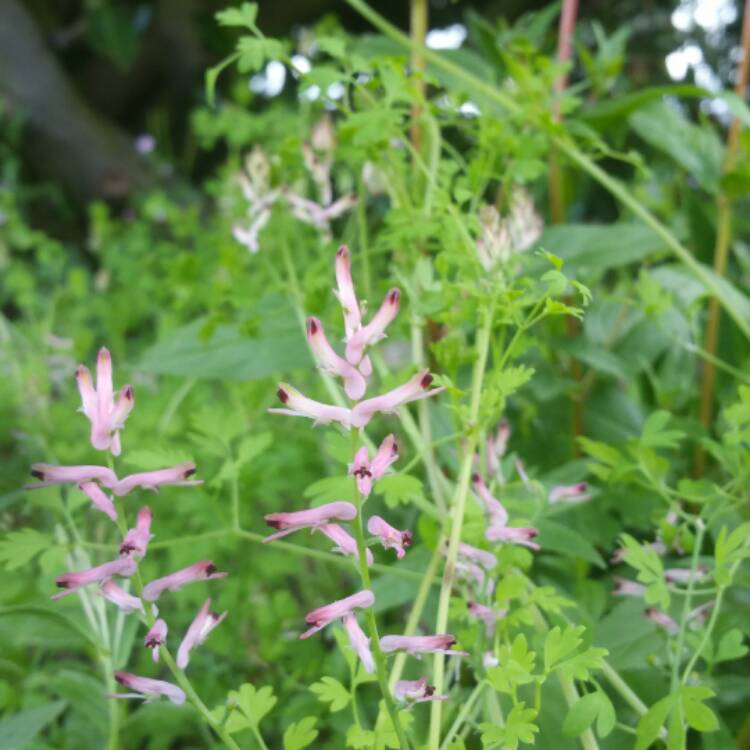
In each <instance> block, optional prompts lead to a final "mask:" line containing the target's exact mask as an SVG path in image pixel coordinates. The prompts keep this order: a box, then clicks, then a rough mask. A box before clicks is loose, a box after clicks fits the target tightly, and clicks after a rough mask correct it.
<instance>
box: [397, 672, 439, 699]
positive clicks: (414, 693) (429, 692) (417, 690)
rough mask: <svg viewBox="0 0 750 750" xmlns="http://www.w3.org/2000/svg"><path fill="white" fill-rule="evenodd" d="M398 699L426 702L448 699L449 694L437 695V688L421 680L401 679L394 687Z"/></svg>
mask: <svg viewBox="0 0 750 750" xmlns="http://www.w3.org/2000/svg"><path fill="white" fill-rule="evenodd" d="M393 695H394V696H395V698H396V700H399V701H401V702H402V703H424V702H425V701H447V700H448V696H447V695H435V688H434V687H432V685H428V684H427V678H426V677H423V678H422V679H421V680H399V681H398V682H397V683H396V687H395V688H394V689H393Z"/></svg>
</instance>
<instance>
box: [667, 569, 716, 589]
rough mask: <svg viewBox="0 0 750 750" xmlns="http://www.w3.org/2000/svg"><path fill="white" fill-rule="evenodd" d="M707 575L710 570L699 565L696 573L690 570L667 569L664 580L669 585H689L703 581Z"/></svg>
mask: <svg viewBox="0 0 750 750" xmlns="http://www.w3.org/2000/svg"><path fill="white" fill-rule="evenodd" d="M707 574H708V570H707V569H706V568H704V567H703V566H702V565H699V566H698V567H697V568H696V569H695V572H693V571H692V570H691V569H690V568H667V569H666V570H665V571H664V580H666V581H667V583H685V584H687V583H690V582H691V581H692V582H693V583H697V582H698V581H702V580H703V579H704V578H705V577H706V575H707Z"/></svg>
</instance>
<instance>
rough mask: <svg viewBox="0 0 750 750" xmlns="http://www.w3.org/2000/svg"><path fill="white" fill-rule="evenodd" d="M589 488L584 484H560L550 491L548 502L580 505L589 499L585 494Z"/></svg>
mask: <svg viewBox="0 0 750 750" xmlns="http://www.w3.org/2000/svg"><path fill="white" fill-rule="evenodd" d="M588 488H589V486H588V484H587V483H586V482H578V484H560V485H558V486H557V487H553V488H552V489H551V490H550V493H549V497H548V500H549V502H551V503H559V502H563V501H564V502H568V503H582V502H584V501H585V500H589V499H590V498H591V496H590V495H587V494H586V492H587V490H588Z"/></svg>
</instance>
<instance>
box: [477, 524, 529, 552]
mask: <svg viewBox="0 0 750 750" xmlns="http://www.w3.org/2000/svg"><path fill="white" fill-rule="evenodd" d="M538 533H539V532H538V531H537V530H536V529H533V528H531V527H529V526H524V527H520V526H489V527H488V528H487V531H485V532H484V535H485V537H486V538H487V540H488V541H490V542H510V543H511V544H520V545H522V546H523V547H528V548H529V549H533V550H534V551H537V550H539V549H541V548H540V546H539V545H538V544H537V543H536V542H532V541H531V539H533V538H534V537H535V536H536V535H537V534H538Z"/></svg>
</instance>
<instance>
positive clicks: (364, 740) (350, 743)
mask: <svg viewBox="0 0 750 750" xmlns="http://www.w3.org/2000/svg"><path fill="white" fill-rule="evenodd" d="M346 746H347V747H353V748H354V750H372V748H374V747H375V733H374V732H373V731H371V730H369V729H362V727H358V726H357V725H356V724H352V726H350V727H349V729H347V730H346Z"/></svg>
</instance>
